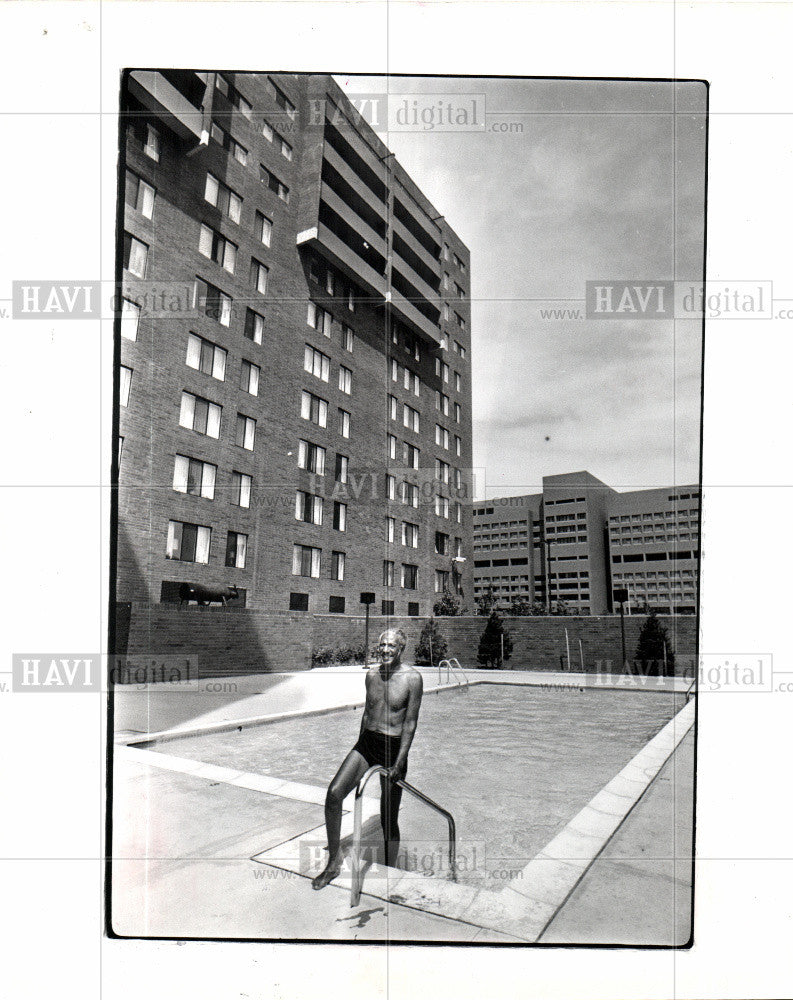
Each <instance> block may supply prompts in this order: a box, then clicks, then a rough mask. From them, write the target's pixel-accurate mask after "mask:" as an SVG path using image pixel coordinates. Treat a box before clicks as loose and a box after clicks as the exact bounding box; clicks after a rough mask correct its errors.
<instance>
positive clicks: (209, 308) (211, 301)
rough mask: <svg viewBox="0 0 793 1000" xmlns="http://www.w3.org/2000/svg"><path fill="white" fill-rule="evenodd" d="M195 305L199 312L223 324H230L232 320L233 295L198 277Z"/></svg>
mask: <svg viewBox="0 0 793 1000" xmlns="http://www.w3.org/2000/svg"><path fill="white" fill-rule="evenodd" d="M195 305H196V309H197V310H198V311H199V313H203V314H204V315H205V316H209V318H210V319H214V320H217V322H218V323H220V325H221V326H228V325H229V324H230V322H231V296H229V295H226V293H225V292H221V290H220V289H219V288H216V287H215V285H210V284H209V282H208V281H204V280H203V279H201V278H196V283H195Z"/></svg>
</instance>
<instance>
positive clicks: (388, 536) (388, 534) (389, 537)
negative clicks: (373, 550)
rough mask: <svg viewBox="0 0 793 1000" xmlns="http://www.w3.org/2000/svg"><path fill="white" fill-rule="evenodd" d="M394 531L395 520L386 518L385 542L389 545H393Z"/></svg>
mask: <svg viewBox="0 0 793 1000" xmlns="http://www.w3.org/2000/svg"><path fill="white" fill-rule="evenodd" d="M395 531H396V518H394V517H387V518H386V519H385V540H386V541H387V542H389V543H390V544H391V545H393V544H394V534H395Z"/></svg>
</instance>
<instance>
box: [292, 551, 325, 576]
mask: <svg viewBox="0 0 793 1000" xmlns="http://www.w3.org/2000/svg"><path fill="white" fill-rule="evenodd" d="M321 551H322V550H321V549H317V548H315V547H314V546H312V545H295V546H294V547H293V549H292V576H310V577H313V578H314V579H318V578H319V564H320V553H321Z"/></svg>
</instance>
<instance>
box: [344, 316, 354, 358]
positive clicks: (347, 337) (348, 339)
mask: <svg viewBox="0 0 793 1000" xmlns="http://www.w3.org/2000/svg"><path fill="white" fill-rule="evenodd" d="M354 342H355V334H354V333H353V331H352V328H351V327H349V326H347V324H346V323H342V324H341V347H342V350H343V351H348V352H349V353H350V354H352V348H353V344H354Z"/></svg>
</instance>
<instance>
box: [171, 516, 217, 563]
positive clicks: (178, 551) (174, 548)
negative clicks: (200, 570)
mask: <svg viewBox="0 0 793 1000" xmlns="http://www.w3.org/2000/svg"><path fill="white" fill-rule="evenodd" d="M211 537H212V529H211V528H207V527H204V526H203V525H200V524H189V523H186V522H184V521H169V522H168V540H167V542H166V546H165V558H166V559H181V560H182V562H194V563H203V564H204V565H206V564H207V563H208V562H209V546H210V540H211Z"/></svg>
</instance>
